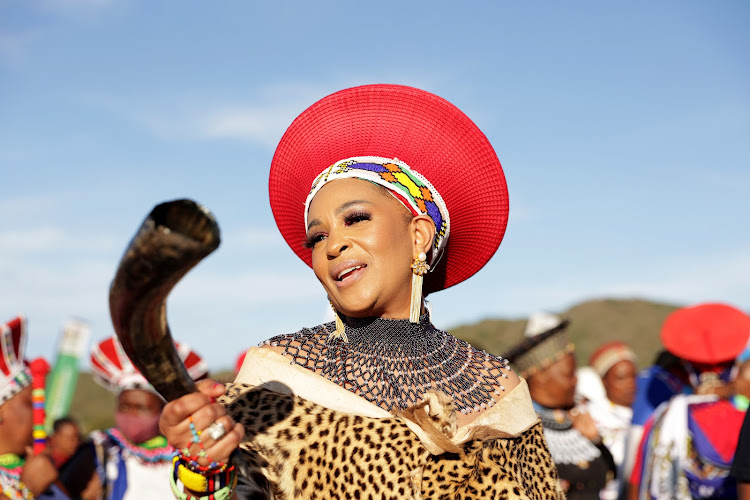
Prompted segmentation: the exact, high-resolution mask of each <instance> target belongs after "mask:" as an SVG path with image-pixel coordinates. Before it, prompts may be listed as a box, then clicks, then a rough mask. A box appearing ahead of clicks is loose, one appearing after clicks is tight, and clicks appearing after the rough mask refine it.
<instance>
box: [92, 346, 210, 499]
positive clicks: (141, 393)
mask: <svg viewBox="0 0 750 500" xmlns="http://www.w3.org/2000/svg"><path fill="white" fill-rule="evenodd" d="M177 351H178V353H179V354H180V357H181V358H182V360H183V362H184V363H185V365H186V367H187V369H188V373H189V374H190V375H191V377H193V379H195V380H200V379H203V378H205V377H206V376H207V375H208V369H207V366H206V364H205V363H204V362H203V360H202V359H201V358H200V356H198V355H197V354H196V353H195V352H193V351H191V350H190V347H188V346H187V345H185V344H180V345H177ZM91 371H92V372H93V375H94V380H96V381H97V382H98V383H99V384H101V385H102V386H104V387H105V388H106V389H109V390H110V391H112V392H114V393H115V394H117V409H116V410H115V426H114V427H112V428H110V429H107V430H104V431H94V432H93V433H92V434H91V439H92V444H93V447H94V452H95V456H96V469H97V471H98V472H99V481H100V483H101V489H102V498H103V499H104V500H122V499H126V500H130V499H133V500H149V499H154V500H156V499H164V498H172V491H171V489H170V486H169V476H170V474H171V472H172V456H173V455H174V451H175V450H174V448H172V447H171V446H169V444H168V443H167V440H166V438H165V437H164V436H162V435H161V434H160V433H159V417H160V416H161V412H162V409H163V408H164V404H165V401H164V400H163V399H162V397H161V396H160V395H159V394H157V393H156V391H155V390H154V388H153V387H152V386H151V385H150V384H149V383H148V382H147V381H146V379H145V378H144V377H143V375H141V374H140V372H138V370H136V368H135V367H134V366H133V364H132V363H131V362H130V360H129V359H128V357H127V356H126V355H125V353H124V351H123V350H122V346H120V343H119V342H118V341H117V339H115V338H108V339H106V340H104V341H102V342H100V343H99V344H97V345H95V346H94V348H93V349H92V351H91ZM89 487H91V486H89Z"/></svg>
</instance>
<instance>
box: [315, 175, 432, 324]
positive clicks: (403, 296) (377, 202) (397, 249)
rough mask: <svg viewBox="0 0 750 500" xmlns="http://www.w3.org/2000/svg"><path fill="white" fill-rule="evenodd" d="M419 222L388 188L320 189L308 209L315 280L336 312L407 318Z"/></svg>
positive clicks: (352, 184)
mask: <svg viewBox="0 0 750 500" xmlns="http://www.w3.org/2000/svg"><path fill="white" fill-rule="evenodd" d="M417 219H420V217H416V218H415V217H412V215H411V213H410V212H409V210H407V209H406V207H404V205H402V204H401V203H400V202H399V201H398V200H396V199H395V198H394V197H393V196H391V195H390V194H389V193H388V192H387V191H386V190H385V189H384V188H381V187H380V186H378V185H376V184H373V183H371V182H368V181H364V180H361V179H339V180H335V181H332V182H330V183H328V184H326V185H325V186H323V187H322V188H321V189H320V191H318V193H317V194H316V195H315V198H313V200H312V202H311V203H310V208H309V211H308V227H307V244H308V246H310V247H311V248H312V264H313V271H314V272H315V276H317V278H318V280H320V283H321V284H322V285H323V288H325V290H326V292H328V297H329V299H330V300H331V302H333V305H334V306H335V307H336V309H337V310H338V311H340V312H341V313H343V314H345V315H347V316H351V317H367V316H377V317H383V318H408V317H409V304H410V300H411V276H412V272H411V268H410V266H411V263H412V261H413V259H414V257H415V256H416V255H417V254H418V253H419V252H420V251H424V250H423V249H422V246H423V245H424V242H423V241H422V240H423V239H425V238H426V237H424V236H423V235H422V232H421V231H419V230H415V228H416V227H417V226H419V225H420V223H418V222H415V221H416V220H417ZM422 219H423V217H422ZM422 222H424V221H422ZM432 231H433V233H432V234H434V224H433V225H432ZM429 244H430V243H429V242H428V243H427V244H426V246H425V247H424V248H429Z"/></svg>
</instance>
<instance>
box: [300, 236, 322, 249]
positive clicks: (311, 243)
mask: <svg viewBox="0 0 750 500" xmlns="http://www.w3.org/2000/svg"><path fill="white" fill-rule="evenodd" d="M325 236H326V235H325V233H315V234H312V235H310V236H308V237H307V241H305V248H313V247H314V246H315V244H316V243H318V242H319V241H322V240H323V238H325Z"/></svg>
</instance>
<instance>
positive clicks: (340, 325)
mask: <svg viewBox="0 0 750 500" xmlns="http://www.w3.org/2000/svg"><path fill="white" fill-rule="evenodd" d="M330 304H331V309H333V315H334V317H335V318H336V331H334V332H333V333H331V334H329V335H328V338H329V339H330V340H334V339H338V338H340V339H341V340H343V341H344V343H345V344H347V343H349V338H348V337H347V336H346V329H345V328H344V322H343V321H341V315H339V312H338V311H337V310H336V308H335V307H334V306H333V302H330Z"/></svg>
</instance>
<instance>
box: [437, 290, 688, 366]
mask: <svg viewBox="0 0 750 500" xmlns="http://www.w3.org/2000/svg"><path fill="white" fill-rule="evenodd" d="M678 307H679V306H676V305H670V304H660V303H656V302H649V301H646V300H639V299H622V300H621V299H618V300H614V299H602V300H591V301H587V302H582V303H580V304H576V305H575V306H573V307H571V308H570V309H568V310H566V311H549V312H552V313H554V314H558V315H560V316H562V317H564V318H567V319H569V320H570V326H569V327H568V332H569V335H570V338H571V340H572V342H573V343H574V344H575V346H576V357H577V358H578V363H579V365H585V364H587V363H588V359H589V356H590V355H591V353H592V352H594V351H595V350H596V348H597V347H599V346H600V345H601V344H603V343H605V342H609V341H612V340H620V341H623V342H625V343H627V344H628V345H630V346H631V347H632V348H633V350H634V351H635V353H636V355H637V356H638V364H639V365H640V366H641V367H644V366H647V365H649V364H651V361H652V360H653V358H654V356H655V354H656V353H657V352H658V351H659V349H660V348H661V341H660V340H659V331H660V329H661V325H662V323H663V322H664V320H665V319H666V317H667V316H668V315H669V313H671V312H672V311H674V310H676V309H677V308H678ZM526 319H527V318H521V319H512V320H508V319H486V320H484V321H480V322H479V323H476V324H473V325H462V326H459V327H457V328H453V329H451V333H452V334H453V335H455V336H456V337H458V338H461V339H463V340H466V341H467V342H469V343H470V344H472V345H474V346H476V347H479V348H481V349H484V350H486V351H488V352H491V353H493V354H497V355H502V354H503V353H504V352H505V351H507V350H508V349H509V348H510V347H512V346H514V345H515V344H516V343H518V342H520V341H521V340H522V338H523V330H524V327H525V326H526Z"/></svg>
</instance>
